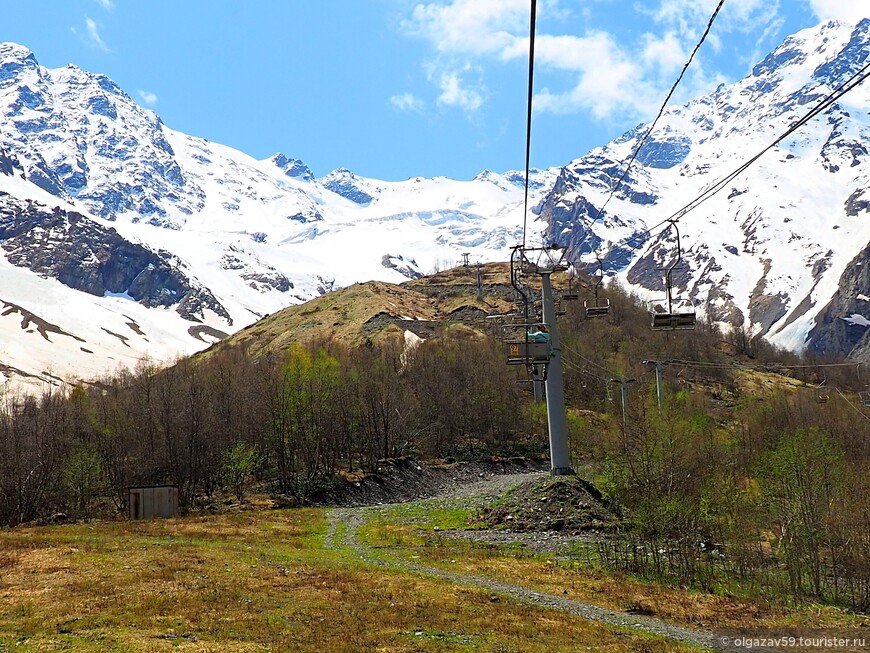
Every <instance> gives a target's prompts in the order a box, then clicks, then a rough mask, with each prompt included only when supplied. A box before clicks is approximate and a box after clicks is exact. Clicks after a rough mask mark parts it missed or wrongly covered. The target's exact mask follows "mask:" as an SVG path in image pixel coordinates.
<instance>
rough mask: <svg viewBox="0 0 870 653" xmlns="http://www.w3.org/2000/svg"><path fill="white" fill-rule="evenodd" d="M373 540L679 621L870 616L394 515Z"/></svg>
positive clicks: (720, 625) (817, 623)
mask: <svg viewBox="0 0 870 653" xmlns="http://www.w3.org/2000/svg"><path fill="white" fill-rule="evenodd" d="M365 533H366V536H367V538H368V539H369V541H370V542H371V543H372V544H373V545H375V546H379V547H383V546H387V547H391V548H392V551H391V552H392V553H393V554H395V555H399V556H403V557H410V556H415V559H416V560H418V561H425V562H428V563H430V564H432V565H434V566H438V567H443V568H447V569H450V570H451V571H454V572H464V573H471V574H479V575H485V576H488V577H491V578H495V579H498V580H502V581H505V582H509V583H514V584H516V585H521V586H524V587H532V588H535V589H538V590H541V591H545V592H549V593H552V594H558V595H563V596H566V597H569V598H572V599H576V600H578V601H583V602H587V603H593V604H596V605H599V606H602V607H605V608H609V609H612V610H616V611H620V612H622V611H626V610H635V609H639V610H641V611H643V612H644V613H646V614H652V615H655V616H657V617H659V618H661V619H664V620H666V621H669V622H671V623H674V624H678V625H683V626H689V627H698V628H707V629H713V630H715V629H726V628H761V627H765V628H767V627H769V628H777V627H785V626H796V627H798V626H799V627H802V628H813V629H820V628H857V627H859V626H861V624H862V623H866V616H862V615H854V614H850V613H847V612H844V611H842V610H839V609H837V608H834V607H831V606H819V605H810V606H804V607H800V608H786V607H784V606H782V605H772V604H771V603H770V602H766V601H763V600H761V599H759V600H750V599H745V598H738V597H735V596H733V595H727V594H711V593H704V592H699V591H694V590H689V589H687V588H684V587H669V586H665V585H660V584H656V583H651V582H645V581H641V580H638V579H635V578H631V577H628V576H625V575H623V574H617V573H610V572H605V571H602V570H601V569H600V568H598V567H595V566H593V565H590V564H588V563H586V562H579V561H574V562H571V561H566V560H556V559H555V557H554V556H551V555H534V554H532V553H530V552H528V551H527V550H525V549H524V548H516V547H513V548H512V547H504V546H501V547H499V546H493V545H487V544H480V543H474V542H466V541H461V540H460V541H457V540H454V539H452V538H444V537H441V536H438V535H437V534H436V535H433V534H432V532H431V529H428V532H423V531H421V530H420V529H419V527H417V526H414V525H406V524H401V523H396V522H395V521H390V520H379V521H375V522H372V523H371V524H370V525H369V526H368V528H367V529H366V530H365Z"/></svg>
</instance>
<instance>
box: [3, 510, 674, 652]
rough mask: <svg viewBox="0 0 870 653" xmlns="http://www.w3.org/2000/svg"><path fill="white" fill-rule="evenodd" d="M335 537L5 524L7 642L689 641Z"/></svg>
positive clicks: (493, 648) (294, 525)
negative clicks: (569, 610)
mask: <svg viewBox="0 0 870 653" xmlns="http://www.w3.org/2000/svg"><path fill="white" fill-rule="evenodd" d="M416 510H419V511H420V512H419V513H415V511H416ZM427 510H430V514H427V512H426V511H427ZM396 514H397V515H398V513H396ZM411 514H412V515H413V519H414V520H415V521H417V522H418V523H417V524H416V525H415V526H414V527H415V528H416V527H417V526H420V525H423V526H424V527H427V526H428V527H430V528H434V525H439V528H441V527H443V528H447V527H448V526H450V525H453V524H457V523H458V522H460V521H462V519H463V515H462V512H461V510H459V509H457V510H454V509H452V508H449V507H448V508H446V509H443V510H441V509H438V510H434V509H429V508H425V507H422V508H414V509H412V510H411ZM344 528H345V527H343V526H342V525H341V524H339V525H338V528H337V529H336V541H340V538H341V537H342V535H343V533H344V532H345V531H344V530H343V529H344ZM326 533H327V521H326V513H325V511H322V510H314V509H300V510H289V511H273V512H263V513H255V512H246V513H237V514H229V515H219V516H211V517H193V518H185V519H173V520H166V521H149V522H133V523H130V522H118V523H94V524H79V525H66V526H50V527H38V528H21V529H15V530H11V531H10V530H5V531H0V552H2V553H3V555H2V556H0V561H2V565H0V651H12V650H14V651H25V652H35V651H40V652H42V651H83V652H86V653H88V652H90V651H95V652H96V651H99V652H101V653H102V652H109V653H112V652H125V653H127V652H130V653H134V652H140V651H141V652H149V653H150V652H151V651H156V652H158V653H159V652H162V651H195V652H206V651H215V652H218V651H220V652H227V651H228V652H230V653H233V652H245V653H247V652H249V651H258V652H259V651H275V652H278V651H317V652H318V653H336V652H341V653H344V652H347V653H352V652H353V653H356V652H359V651H362V652H366V651H372V652H374V651H378V652H386V653H392V652H399V651H484V652H504V651H522V652H523V653H525V652H530V653H537V652H541V653H543V652H544V651H546V652H548V653H549V652H551V651H555V652H561V651H564V652H566V653H567V652H568V651H571V652H573V651H577V650H584V649H586V648H587V647H590V649H591V647H595V650H603V651H613V652H620V653H623V652H624V653H628V652H630V651H635V650H641V649H642V650H646V651H650V652H661V653H665V652H666V651H688V650H691V649H689V648H687V647H681V646H674V645H672V644H670V643H667V642H661V641H658V640H655V639H653V638H649V637H647V636H643V635H639V634H632V633H630V634H626V633H624V632H616V631H614V630H612V629H609V628H607V627H605V626H602V625H600V624H597V623H594V622H589V621H585V620H583V619H579V618H576V617H573V616H570V615H566V614H562V613H559V612H556V611H551V610H545V609H542V608H537V607H534V606H529V605H524V604H519V603H516V602H513V601H511V600H507V599H505V600H499V601H492V600H491V597H490V595H489V594H488V593H486V592H482V591H479V590H476V589H471V588H467V587H462V586H456V585H453V584H451V583H449V582H447V581H441V580H437V579H433V578H428V577H424V576H420V575H417V574H411V573H403V572H399V571H394V570H390V569H384V568H381V567H378V566H372V565H369V564H366V563H365V562H363V561H361V560H360V559H359V555H358V554H357V553H355V552H352V551H348V550H343V549H339V550H337V551H335V550H327V549H325V548H324V540H325V535H326Z"/></svg>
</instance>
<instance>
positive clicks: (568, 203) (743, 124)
mask: <svg viewBox="0 0 870 653" xmlns="http://www.w3.org/2000/svg"><path fill="white" fill-rule="evenodd" d="M868 28H870V21H864V22H862V23H861V24H859V25H858V27H857V28H856V26H854V25H838V24H836V23H831V24H828V25H824V26H820V27H819V28H817V29H814V30H805V31H803V32H800V33H798V34H796V35H795V36H793V37H790V38H789V39H788V40H787V41H786V42H785V43H784V44H783V46H781V47H780V48H779V49H778V50H777V51H776V52H775V53H774V54H773V55H771V57H769V58H768V59H767V60H765V62H763V63H762V64H759V66H758V67H756V72H754V73H752V74H750V75H749V76H748V77H747V78H746V79H744V80H742V81H740V82H738V83H736V84H734V85H731V86H721V87H720V88H719V89H718V90H717V91H716V92H714V93H713V94H711V95H709V96H707V97H704V98H700V99H698V100H696V101H694V102H691V103H689V104H688V105H686V106H683V107H678V108H674V109H671V110H669V111H668V112H667V113H666V115H665V116H664V118H663V119H662V121H661V122H660V125H659V127H658V128H657V130H656V132H655V133H654V134H653V135H652V137H651V142H652V144H653V145H654V146H656V147H659V148H660V149H661V151H662V154H661V158H660V159H657V158H656V156H658V155H656V154H655V152H654V150H650V152H649V153H647V152H645V153H644V156H642V157H640V160H639V163H638V164H636V166H635V167H634V168H633V169H632V173H631V177H632V179H633V181H632V183H631V185H630V190H631V191H632V192H637V193H646V194H647V195H649V196H652V197H654V198H655V201H654V202H653V203H638V202H637V201H635V202H632V201H631V200H630V199H629V198H627V197H626V194H625V193H620V194H618V195H617V197H616V198H615V199H614V200H613V201H612V202H611V203H610V204H609V206H608V207H607V212H606V215H605V216H604V218H603V219H602V220H600V221H598V222H596V223H595V224H593V225H591V230H592V231H593V232H594V233H595V234H596V235H597V236H598V237H599V238H601V239H602V240H603V241H604V243H605V245H607V244H608V243H610V244H612V243H617V242H619V241H620V240H622V239H624V238H628V237H631V236H632V235H633V234H636V233H637V232H638V231H642V230H644V229H646V228H647V227H649V226H652V225H654V224H657V223H658V222H660V221H661V220H663V219H666V218H667V217H668V216H669V215H670V214H672V213H673V212H674V211H676V210H678V209H679V208H681V207H682V206H683V205H685V204H686V203H687V202H688V201H689V200H691V199H693V198H694V197H695V196H696V195H698V194H699V193H700V192H702V191H703V190H704V188H705V187H707V186H708V185H709V184H711V183H714V182H715V181H716V180H717V179H720V178H721V177H723V176H724V175H726V174H727V173H729V172H731V171H732V170H733V169H734V168H736V167H737V166H738V165H739V164H740V163H741V162H743V161H744V160H746V158H748V157H749V156H751V155H752V154H754V153H756V152H757V151H759V150H761V149H762V148H763V147H765V146H766V145H767V144H768V143H770V142H771V141H772V140H773V139H774V138H775V137H776V136H778V135H779V134H780V133H781V132H782V131H784V129H785V128H786V127H787V126H788V125H789V124H791V123H792V122H794V120H796V119H797V118H798V117H800V116H801V115H802V114H803V113H804V112H805V111H806V110H807V109H808V108H809V107H810V106H812V98H814V97H817V96H818V97H821V96H822V95H823V94H825V93H827V92H829V91H830V90H831V89H830V88H828V87H827V86H825V85H824V84H822V83H821V82H820V80H822V79H832V78H834V77H836V75H833V74H832V75H828V76H827V77H825V76H823V75H821V74H820V73H819V72H818V71H819V70H820V67H822V66H823V65H824V64H826V63H828V62H837V61H842V62H845V63H844V64H843V65H844V67H846V68H848V67H849V66H851V68H849V69H850V70H851V69H854V66H855V65H858V60H859V59H860V54H861V52H868V51H870V45H868V44H870V38H868V37H867V32H868ZM862 30H863V31H862ZM868 110H870V89H868V88H867V87H864V86H862V87H860V88H858V89H857V90H855V91H854V92H852V93H851V94H850V95H849V96H847V98H846V99H844V101H842V102H841V103H840V104H839V105H838V106H837V107H835V108H834V109H832V110H831V111H830V112H829V113H828V114H826V115H825V116H822V117H820V118H818V119H817V120H816V121H815V122H813V123H812V124H811V125H809V126H808V127H806V128H805V129H803V130H802V131H800V132H799V133H798V134H796V135H795V136H794V137H793V138H791V139H790V140H789V141H788V142H786V143H784V144H783V145H782V146H780V147H779V148H778V149H776V150H775V151H772V152H769V153H768V154H767V155H765V157H764V158H763V159H762V160H761V161H760V162H759V163H758V164H757V165H756V166H755V167H753V168H752V169H750V171H749V172H747V173H745V174H744V175H742V176H741V177H739V178H738V179H736V180H735V181H734V183H733V188H731V189H728V190H726V191H724V192H723V193H721V194H719V195H717V196H716V197H715V198H714V199H712V200H710V201H709V202H707V203H706V204H704V205H703V207H702V208H701V209H699V210H697V211H695V212H693V213H691V214H689V215H687V216H686V217H685V218H683V219H682V220H681V221H680V223H679V226H680V230H681V233H682V236H683V239H682V244H683V248H684V251H685V254H686V256H685V258H686V262H687V264H688V275H689V277H688V278H689V281H688V284H687V285H686V286H685V287H683V288H681V289H680V292H681V293H683V294H686V295H690V296H691V297H692V298H693V299H694V300H695V301H696V302H697V303H698V304H699V306H700V308H701V309H702V310H703V309H711V308H712V309H716V308H722V307H723V306H725V305H730V306H733V307H734V308H736V309H737V310H738V311H739V312H740V314H741V315H742V318H743V325H744V326H745V327H746V328H748V329H749V330H750V331H752V332H756V333H757V332H765V333H766V334H767V336H768V337H769V338H770V339H771V340H773V341H774V342H776V343H778V344H781V345H785V346H787V347H790V348H793V349H799V348H801V347H803V346H804V344H805V342H806V336H807V334H808V333H809V331H810V329H811V328H812V327H813V325H814V323H815V320H816V317H817V315H818V313H819V311H820V310H822V309H823V308H824V307H825V306H826V305H827V303H828V302H829V301H830V298H831V297H832V296H833V295H834V294H835V293H836V292H837V290H838V284H839V280H840V277H841V275H842V274H843V272H844V270H845V269H846V268H847V266H848V265H849V263H850V262H851V261H852V260H853V259H854V258H855V256H856V255H857V254H858V253H859V252H860V251H862V250H863V249H864V247H866V245H867V243H868V241H870V220H868V219H867V217H868V216H867V214H866V211H865V210H861V211H860V212H858V213H857V215H852V216H850V215H847V212H846V204H847V201H848V200H849V198H851V197H854V194H855V193H856V190H859V189H868V194H870V163H867V162H865V159H868V158H870V154H868V152H867V149H866V148H864V149H863V151H862V149H861V148H862V147H863V144H866V143H868V142H870V121H868ZM643 133H644V129H643V128H642V127H641V128H639V129H637V130H635V131H634V132H631V133H629V134H627V135H626V136H625V137H622V138H620V139H617V140H616V141H614V142H612V143H610V144H609V145H607V146H606V147H603V148H598V149H596V150H594V151H593V152H591V153H589V154H588V155H586V156H585V157H582V158H581V159H578V160H576V161H574V162H572V163H570V164H569V165H568V166H566V168H565V169H564V174H567V173H574V174H576V175H577V176H578V178H577V179H576V180H575V181H572V182H571V183H570V184H568V186H567V188H566V189H563V190H562V191H561V195H555V194H553V195H551V193H553V189H554V186H555V185H556V180H557V178H558V176H559V174H560V172H561V171H560V170H559V169H556V168H553V169H549V170H545V171H534V173H533V175H532V177H531V182H532V183H531V187H532V192H531V197H530V206H531V207H537V206H539V205H540V204H541V202H542V201H543V200H544V199H545V198H546V197H548V196H551V197H553V196H554V197H556V199H557V204H558V206H561V207H563V208H565V210H566V211H567V210H568V209H570V208H571V207H573V206H574V203H575V201H577V200H578V199H579V198H581V197H582V198H585V199H586V200H587V201H588V202H590V203H591V204H592V205H593V206H594V207H600V206H601V205H602V204H603V202H604V200H605V199H606V197H607V195H608V194H609V191H610V188H609V186H608V185H607V184H605V183H602V181H601V180H600V179H598V177H597V176H596V174H595V173H596V172H600V170H601V168H602V167H607V166H608V165H609V166H612V165H613V164H614V162H616V163H618V162H620V161H623V160H625V159H626V158H627V156H628V155H629V154H630V152H631V151H632V148H633V147H634V146H635V145H636V143H637V139H638V138H639V136H640V135H642V134H643ZM3 152H5V153H7V154H9V155H12V157H14V158H17V160H18V164H19V169H17V170H16V171H15V174H13V175H4V174H0V192H5V193H8V194H9V195H10V196H12V197H14V198H19V199H32V200H33V201H34V202H37V203H39V204H40V205H43V206H44V207H48V208H50V207H55V206H60V207H61V208H63V209H66V210H75V211H78V212H80V213H82V214H84V215H85V216H87V217H88V218H89V219H92V220H94V221H95V222H97V223H99V224H102V225H105V226H110V227H112V228H114V229H116V230H117V232H118V233H119V234H121V235H122V236H123V237H124V238H126V239H127V240H129V241H132V242H136V243H141V244H143V245H145V246H146V247H148V248H150V249H151V250H153V251H161V250H162V251H163V252H164V254H165V256H166V257H168V258H169V259H171V260H173V261H174V265H175V266H177V269H178V270H180V271H182V272H184V274H185V275H186V276H187V277H188V278H189V279H191V280H192V282H194V283H198V284H200V285H202V286H204V287H205V288H208V289H209V290H210V291H211V293H212V294H213V295H214V297H215V298H216V299H217V300H218V302H219V303H220V305H221V306H222V307H223V308H224V309H225V310H226V312H227V313H228V314H229V315H230V318H231V319H229V320H228V319H225V318H224V317H222V316H220V315H218V314H217V313H214V312H211V311H206V312H205V314H204V318H203V319H204V321H203V323H202V325H204V326H208V327H212V328H213V329H216V330H218V331H221V332H226V333H229V332H233V331H236V330H238V329H240V328H242V327H244V326H246V325H249V324H251V323H253V322H255V321H256V320H257V319H259V318H260V317H261V316H263V315H265V314H268V313H272V312H275V311H277V310H279V309H281V308H283V307H286V306H288V305H291V304H297V303H300V302H304V301H306V300H308V299H310V298H312V297H315V296H317V295H319V294H321V293H324V292H329V291H330V290H333V289H336V288H339V287H342V286H347V285H349V284H352V283H355V282H358V281H367V280H382V281H389V282H401V281H404V280H406V279H407V278H409V276H412V275H416V274H421V273H428V272H432V271H434V270H435V269H440V268H445V267H451V266H453V265H455V264H456V263H457V262H458V261H459V260H460V259H461V258H462V254H463V253H465V252H468V253H470V255H471V257H470V258H471V260H472V261H493V260H507V258H508V256H509V253H510V248H511V247H512V246H513V245H515V244H516V243H517V242H519V241H520V240H521V238H522V225H523V189H522V173H516V172H509V173H505V174H498V173H493V172H489V171H486V172H484V173H481V174H480V175H479V176H478V177H477V178H475V179H473V180H470V181H457V180H452V179H447V178H443V177H438V178H434V179H425V178H412V179H408V180H405V181H399V182H387V181H379V180H374V179H366V178H360V177H357V176H355V175H354V174H353V173H351V172H349V171H347V170H341V169H340V170H336V171H334V172H333V173H330V174H329V175H327V176H326V177H324V178H321V179H315V178H313V176H311V175H310V172H309V171H308V170H307V168H306V167H305V166H304V164H303V163H302V162H299V161H293V160H290V159H287V158H286V157H283V156H282V155H275V156H274V157H272V158H270V159H267V160H262V161H261V160H256V159H254V158H252V157H250V156H248V155H246V154H244V153H242V152H239V151H237V150H235V149H232V148H229V147H226V146H223V145H220V144H216V143H212V142H209V141H207V140H204V139H201V138H195V137H192V136H188V135H185V134H182V133H180V132H176V131H173V130H171V129H169V128H167V127H166V126H165V125H163V123H162V122H161V121H160V119H159V118H158V117H157V116H156V115H155V114H154V113H153V112H152V111H150V110H146V109H143V108H141V107H139V106H138V105H137V104H136V103H135V102H134V101H133V100H132V98H131V97H130V96H129V95H127V94H126V93H124V92H123V91H122V90H121V89H120V88H118V87H117V86H116V85H115V84H114V83H113V82H111V80H109V79H108V78H106V77H105V76H102V75H94V74H92V73H88V72H85V71H82V70H80V69H78V68H76V67H74V66H67V67H65V68H62V69H58V70H47V69H45V68H43V67H41V66H39V64H38V63H37V61H36V59H35V58H34V56H33V54H32V53H30V51H29V50H27V49H26V48H24V47H22V46H20V45H16V44H10V43H6V44H0V154H2V153H3ZM602 160H603V162H602ZM21 173H23V174H24V175H25V177H26V178H27V180H26V181H25V180H24V179H21V177H20V174H21ZM40 186H41V187H40ZM865 199H868V200H870V196H868V197H867V198H865ZM2 209H3V198H2V196H0V211H2ZM587 218H588V216H587ZM529 220H530V221H529V228H530V230H531V231H532V232H533V234H534V236H533V237H534V238H538V237H539V236H540V235H541V234H542V233H543V232H544V230H545V229H546V228H547V227H548V225H547V224H545V223H544V221H543V220H538V219H537V218H536V216H535V215H531V216H530V218H529ZM579 220H580V222H582V216H581V217H580V218H579ZM572 229H574V226H572V225H568V226H566V227H565V229H564V233H563V234H560V237H561V236H564V237H565V238H569V237H570V236H571V232H572ZM575 244H576V243H575ZM673 244H674V242H673V234H672V233H671V232H665V233H660V232H656V233H654V234H653V237H652V238H651V239H650V241H649V243H647V244H646V245H645V246H643V247H640V248H638V249H637V251H636V252H635V253H634V255H633V259H632V260H631V261H630V262H629V263H628V264H627V265H625V266H624V267H623V268H622V269H621V270H620V271H619V272H618V273H617V274H616V276H617V278H619V279H620V280H621V281H623V282H626V283H628V279H630V278H632V270H633V268H634V267H635V266H636V265H637V263H638V261H641V260H642V259H643V258H644V257H645V256H646V255H647V254H648V253H652V255H653V256H654V257H655V260H656V261H657V262H658V264H659V267H663V266H665V265H667V263H668V262H669V261H670V257H671V256H672V251H673ZM2 245H3V242H2V241H0V247H2ZM3 254H4V255H3V256H0V301H2V302H4V304H5V306H6V307H5V308H4V310H3V311H2V317H0V337H2V342H0V365H2V366H4V367H3V368H2V369H3V370H5V371H4V372H3V374H4V375H5V378H6V379H7V380H8V381H9V384H8V385H9V387H10V389H14V388H16V387H18V386H19V384H20V383H22V382H24V383H27V384H29V385H30V386H31V387H33V386H35V387H40V386H44V385H45V384H50V383H57V382H58V379H62V380H64V381H66V382H73V381H75V380H76V379H80V378H83V379H87V378H91V377H93V376H95V375H100V374H104V373H106V372H112V371H113V370H114V369H116V367H117V366H118V365H123V366H132V365H135V364H136V362H137V361H138V360H140V359H141V358H142V357H149V358H151V359H153V360H155V361H158V362H162V361H167V360H169V359H171V358H172V357H174V356H177V355H184V354H190V353H192V352H195V351H197V350H200V349H203V348H205V347H206V346H208V344H210V343H211V342H212V341H213V340H214V337H215V336H214V335H211V336H210V335H207V333H204V332H203V331H202V330H196V329H193V330H191V327H196V326H197V323H195V322H191V321H190V320H187V319H185V318H183V317H182V316H181V315H179V314H178V313H177V312H176V311H175V310H173V308H146V307H145V306H143V305H142V304H140V303H137V302H136V301H134V300H133V299H132V298H130V296H129V295H126V294H125V292H124V291H120V292H117V293H109V296H105V297H96V296H93V295H90V294H87V293H85V292H82V291H79V290H74V289H72V288H70V287H67V286H65V285H63V284H62V283H60V282H59V281H57V280H56V279H53V278H43V277H41V276H39V275H38V274H36V273H34V272H31V271H30V270H28V269H27V268H25V267H16V266H15V265H13V264H11V263H10V262H9V261H8V260H7V258H6V252H5V251H4V252H3ZM629 285H630V284H629ZM633 288H634V289H635V290H637V291H639V292H641V293H644V294H646V295H647V296H649V297H656V296H659V295H661V292H660V291H659V290H656V289H654V288H653V287H652V285H651V284H647V283H646V282H643V281H642V282H640V283H639V284H638V285H634V286H633ZM861 290H863V291H864V292H866V293H868V294H870V288H868V289H861ZM764 296H769V297H775V298H778V299H777V301H779V302H781V304H782V306H783V307H784V311H785V313H784V314H783V315H781V316H780V317H778V318H777V319H776V320H775V321H774V322H773V323H772V324H769V325H768V324H765V323H764V320H763V319H762V318H763V317H764V316H763V315H762V314H761V313H760V312H759V309H758V308H753V306H754V305H756V304H758V303H759V298H763V297H764ZM729 303H730V304H729ZM762 303H763V302H762ZM16 307H17V308H16ZM19 309H20V310H19ZM22 310H23V311H25V312H29V313H30V314H32V315H34V316H36V317H38V318H40V319H41V320H43V321H44V323H47V324H49V325H54V327H56V329H57V330H59V331H62V332H64V333H59V332H58V331H57V330H47V331H46V330H45V329H43V330H42V331H40V330H39V329H38V328H37V327H36V326H34V322H33V321H31V322H29V323H28V322H27V320H23V318H22V313H21V311H22ZM868 314H870V312H868ZM843 317H844V318H848V319H849V320H850V323H851V324H854V325H856V326H855V328H864V327H866V326H867V325H868V324H870V320H867V319H865V318H864V317H863V316H861V315H859V314H854V315H850V316H843ZM66 334H68V335H66ZM28 375H31V376H28Z"/></svg>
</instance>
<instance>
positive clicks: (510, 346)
mask: <svg viewBox="0 0 870 653" xmlns="http://www.w3.org/2000/svg"><path fill="white" fill-rule="evenodd" d="M537 327H538V324H509V325H505V331H506V332H507V331H510V330H522V336H521V337H520V336H518V335H516V334H514V335H511V336H508V337H505V339H504V349H505V359H506V362H507V364H508V365H525V366H527V367H529V368H532V367H534V366H536V365H548V364H549V363H550V356H551V354H552V350H551V348H550V341H549V339H539V337H536V336H537V334H535V333H534V332H533V331H532V330H533V329H536V328H537ZM541 335H543V334H541Z"/></svg>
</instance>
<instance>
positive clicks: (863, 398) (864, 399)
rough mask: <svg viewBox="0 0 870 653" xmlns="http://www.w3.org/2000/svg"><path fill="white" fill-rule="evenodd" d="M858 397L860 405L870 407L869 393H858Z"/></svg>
mask: <svg viewBox="0 0 870 653" xmlns="http://www.w3.org/2000/svg"><path fill="white" fill-rule="evenodd" d="M858 397H860V399H861V404H862V405H864V406H870V392H868V391H866V390H862V391H861V392H859V393H858Z"/></svg>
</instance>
